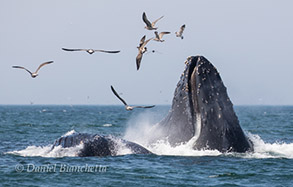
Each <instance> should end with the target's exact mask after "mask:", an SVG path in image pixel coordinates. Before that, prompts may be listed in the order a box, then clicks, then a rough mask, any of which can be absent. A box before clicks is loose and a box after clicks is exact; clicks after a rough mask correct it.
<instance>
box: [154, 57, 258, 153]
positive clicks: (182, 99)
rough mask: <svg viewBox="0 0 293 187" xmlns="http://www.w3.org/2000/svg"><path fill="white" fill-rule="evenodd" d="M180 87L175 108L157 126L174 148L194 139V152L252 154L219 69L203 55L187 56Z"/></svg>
mask: <svg viewBox="0 0 293 187" xmlns="http://www.w3.org/2000/svg"><path fill="white" fill-rule="evenodd" d="M185 64H186V67H185V70H184V72H183V74H182V75H181V77H180V80H179V82H178V84H177V87H176V90H175V93H174V98H173V102H172V108H171V110H170V111H169V113H168V115H167V116H166V117H165V118H164V119H163V120H162V121H161V122H160V123H159V124H157V126H156V128H155V130H157V131H158V130H159V131H160V132H161V133H160V136H158V137H156V138H154V140H158V139H162V138H167V139H168V141H169V142H170V143H171V144H172V145H176V144H180V143H184V142H187V141H189V140H190V139H191V138H194V144H193V148H194V149H213V150H214V149H216V150H219V151H220V152H230V151H231V152H246V151H252V150H253V145H252V143H251V141H250V140H249V139H248V138H247V137H246V136H245V134H244V132H243V130H242V129H241V127H240V124H239V120H238V118H237V116H236V114H235V112H234V109H233V104H232V102H231V100H230V99H229V97H228V94H227V89H226V87H225V86H224V84H223V81H222V79H221V77H220V75H219V73H218V71H217V69H216V68H215V67H214V66H213V65H212V64H211V63H210V62H209V61H208V60H207V59H206V58H205V57H203V56H192V57H188V59H187V61H186V62H185Z"/></svg>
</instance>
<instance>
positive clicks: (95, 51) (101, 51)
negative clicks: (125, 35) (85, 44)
mask: <svg viewBox="0 0 293 187" xmlns="http://www.w3.org/2000/svg"><path fill="white" fill-rule="evenodd" d="M94 51H95V52H104V53H119V52H120V51H106V50H99V49H97V50H94Z"/></svg>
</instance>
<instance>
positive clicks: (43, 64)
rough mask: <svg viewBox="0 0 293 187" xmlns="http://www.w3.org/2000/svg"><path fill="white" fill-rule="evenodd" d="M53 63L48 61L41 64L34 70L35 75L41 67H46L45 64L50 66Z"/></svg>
mask: <svg viewBox="0 0 293 187" xmlns="http://www.w3.org/2000/svg"><path fill="white" fill-rule="evenodd" d="M53 62H54V61H49V62H44V63H42V64H41V65H40V66H39V67H38V69H37V70H36V72H35V73H37V72H38V71H39V70H40V69H41V67H43V66H45V65H47V64H52V63H53Z"/></svg>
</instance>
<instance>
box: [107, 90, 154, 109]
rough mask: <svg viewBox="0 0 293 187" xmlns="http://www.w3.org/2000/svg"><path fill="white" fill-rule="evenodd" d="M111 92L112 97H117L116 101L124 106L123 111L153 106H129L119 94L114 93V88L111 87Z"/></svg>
mask: <svg viewBox="0 0 293 187" xmlns="http://www.w3.org/2000/svg"><path fill="white" fill-rule="evenodd" d="M111 90H112V92H113V93H114V95H116V97H118V99H119V100H120V101H121V102H122V103H123V104H124V105H125V109H126V110H133V109H134V108H153V107H154V106H155V105H151V106H129V105H128V104H127V103H126V102H125V101H124V99H122V98H121V97H120V96H119V94H118V93H117V92H116V91H115V89H114V87H113V86H111Z"/></svg>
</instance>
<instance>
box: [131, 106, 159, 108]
mask: <svg viewBox="0 0 293 187" xmlns="http://www.w3.org/2000/svg"><path fill="white" fill-rule="evenodd" d="M155 106H156V105H151V106H133V108H153V107H155Z"/></svg>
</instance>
